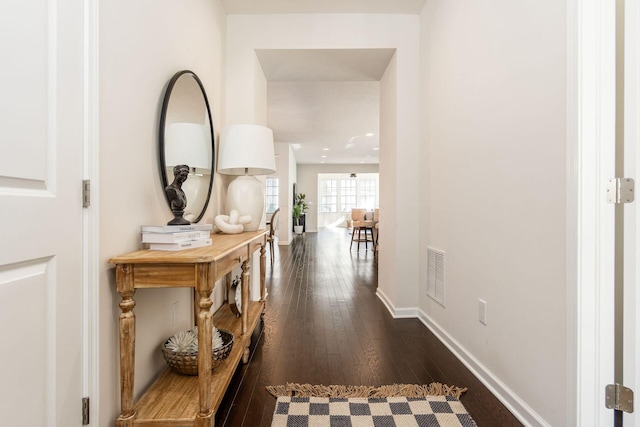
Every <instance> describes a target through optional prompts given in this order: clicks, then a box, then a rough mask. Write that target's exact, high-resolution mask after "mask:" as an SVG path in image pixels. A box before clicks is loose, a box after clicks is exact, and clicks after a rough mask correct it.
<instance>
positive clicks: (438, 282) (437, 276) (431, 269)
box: [427, 248, 445, 307]
mask: <svg viewBox="0 0 640 427" xmlns="http://www.w3.org/2000/svg"><path fill="white" fill-rule="evenodd" d="M444 255H445V253H444V252H443V251H439V250H437V249H433V248H428V249H427V258H428V260H427V295H428V296H429V297H431V298H432V299H433V300H434V301H436V302H437V303H438V304H440V305H441V306H443V307H444Z"/></svg>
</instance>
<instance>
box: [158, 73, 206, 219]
mask: <svg viewBox="0 0 640 427" xmlns="http://www.w3.org/2000/svg"><path fill="white" fill-rule="evenodd" d="M185 74H188V75H191V77H193V79H194V80H195V81H196V83H198V86H199V87H200V91H201V92H202V97H203V98H204V103H205V105H206V107H207V118H208V119H209V131H210V132H211V175H210V178H209V189H208V191H207V198H206V200H205V202H204V206H203V208H202V211H201V212H200V214H199V215H198V217H197V218H196V219H195V220H194V221H192V222H199V221H200V220H201V219H202V217H203V216H204V213H205V212H206V211H207V207H208V206H209V200H210V199H211V191H212V190H213V177H214V175H215V164H216V150H215V148H216V144H215V140H214V132H213V120H211V108H210V107H209V98H207V92H206V91H205V90H204V86H203V84H202V81H200V78H199V77H198V76H197V75H196V73H194V72H193V71H191V70H182V71H178V72H177V73H176V74H174V75H173V77H172V78H171V80H169V84H168V85H167V90H166V91H165V94H164V99H163V100H162V111H161V113H160V126H159V132H158V133H159V135H158V137H159V138H158V139H159V144H158V149H159V151H160V153H159V156H158V160H159V167H160V179H161V180H162V188H163V189H164V188H166V186H167V185H169V180H168V178H167V167H166V159H165V155H164V147H165V135H164V134H165V127H166V122H167V110H168V108H169V100H170V99H171V92H172V91H173V87H174V86H175V85H176V82H177V81H178V79H179V78H180V77H182V76H183V75H185ZM163 193H164V195H165V199H166V200H167V206H169V209H171V201H170V200H169V196H168V195H167V194H166V192H165V191H163ZM188 203H189V201H188V200H187V204H188Z"/></svg>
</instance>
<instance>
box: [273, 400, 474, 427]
mask: <svg viewBox="0 0 640 427" xmlns="http://www.w3.org/2000/svg"><path fill="white" fill-rule="evenodd" d="M271 427H476V423H475V422H474V421H473V419H472V418H471V416H470V415H469V414H468V413H467V411H466V409H465V408H464V406H463V405H462V403H460V401H459V400H458V399H457V398H455V397H452V396H427V397H382V398H362V397H355V398H354V397H352V398H333V397H291V396H281V397H278V400H277V403H276V409H275V412H274V414H273V422H272V424H271Z"/></svg>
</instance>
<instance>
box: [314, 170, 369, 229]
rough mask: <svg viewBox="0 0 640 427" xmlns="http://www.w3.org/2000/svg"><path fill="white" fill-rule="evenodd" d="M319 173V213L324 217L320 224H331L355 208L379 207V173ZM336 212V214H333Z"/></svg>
mask: <svg viewBox="0 0 640 427" xmlns="http://www.w3.org/2000/svg"><path fill="white" fill-rule="evenodd" d="M349 175H350V174H318V197H319V198H318V200H319V202H320V206H319V209H318V214H319V215H323V214H326V215H323V218H322V219H320V220H319V221H318V225H319V226H322V224H331V223H332V222H333V221H338V220H339V219H340V218H344V217H345V216H348V215H350V214H351V209H353V208H364V209H367V210H373V209H374V208H377V207H378V180H379V175H378V174H377V173H362V174H358V176H356V177H350V176H349ZM331 214H334V215H331Z"/></svg>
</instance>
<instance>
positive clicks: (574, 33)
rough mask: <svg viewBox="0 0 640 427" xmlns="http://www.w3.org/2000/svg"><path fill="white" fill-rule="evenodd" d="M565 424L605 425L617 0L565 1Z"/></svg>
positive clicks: (609, 378)
mask: <svg viewBox="0 0 640 427" xmlns="http://www.w3.org/2000/svg"><path fill="white" fill-rule="evenodd" d="M567 19H568V22H567V24H568V37H567V39H568V41H567V301H568V307H567V315H568V330H567V336H568V349H567V350H568V351H567V372H568V387H567V399H568V402H569V408H567V424H566V425H567V426H580V427H591V426H593V427H596V426H598V427H606V426H612V425H613V414H612V413H611V411H610V410H608V409H606V408H605V402H604V399H605V397H604V389H605V385H606V384H610V383H612V382H613V374H614V324H613V322H614V304H613V302H614V286H613V280H614V274H613V273H614V207H613V205H611V204H607V203H606V201H605V185H606V181H607V178H612V177H614V176H615V168H614V159H615V157H614V154H615V113H616V107H615V92H616V86H615V64H616V40H615V37H616V2H615V1H610V0H570V1H569V2H568V3H567Z"/></svg>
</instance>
